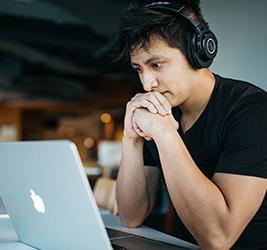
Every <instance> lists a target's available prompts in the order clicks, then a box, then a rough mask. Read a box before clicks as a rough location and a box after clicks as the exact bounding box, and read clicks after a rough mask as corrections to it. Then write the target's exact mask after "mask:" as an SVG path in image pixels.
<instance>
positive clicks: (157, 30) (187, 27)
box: [114, 0, 201, 60]
mask: <svg viewBox="0 0 267 250" xmlns="http://www.w3.org/2000/svg"><path fill="white" fill-rule="evenodd" d="M179 2H180V3H181V4H183V5H185V6H187V7H190V8H191V9H192V10H193V11H194V12H195V13H196V14H197V15H200V16H201V11H200V6H199V5H200V1H199V0H191V1H190V0H187V1H186V0H179ZM147 3H151V0H150V1H132V2H131V3H130V5H129V7H128V8H127V9H126V10H125V12H124V15H123V16H122V17H121V18H120V22H119V25H118V36H117V40H116V42H115V44H114V45H115V46H114V48H115V51H116V52H115V53H116V59H117V60H120V59H127V60H129V59H130V54H131V53H132V52H133V51H134V50H135V49H136V48H144V49H148V46H149V42H150V39H151V37H152V36H156V37H158V38H159V39H161V40H163V41H165V42H166V43H167V44H168V45H169V46H170V47H173V48H178V49H179V50H180V51H181V52H182V53H183V55H184V56H185V57H186V58H187V59H188V57H189V55H188V53H187V44H188V42H189V40H190V37H191V35H192V33H193V32H194V29H193V27H192V25H191V24H190V23H189V22H188V21H187V20H186V19H185V18H183V17H180V16H179V15H173V14H168V13H162V12H158V11H155V10H149V9H146V8H144V5H145V4H147Z"/></svg>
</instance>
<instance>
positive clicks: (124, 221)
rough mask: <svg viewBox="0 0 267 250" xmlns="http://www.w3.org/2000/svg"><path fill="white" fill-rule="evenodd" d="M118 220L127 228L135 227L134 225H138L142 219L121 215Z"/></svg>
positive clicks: (141, 222)
mask: <svg viewBox="0 0 267 250" xmlns="http://www.w3.org/2000/svg"><path fill="white" fill-rule="evenodd" d="M119 217H120V220H121V224H122V225H123V226H125V227H129V228H136V227H140V226H141V225H142V224H143V222H144V220H140V219H139V220H138V219H129V218H128V219H126V218H122V217H121V216H119Z"/></svg>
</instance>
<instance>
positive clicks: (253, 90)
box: [216, 75, 267, 105]
mask: <svg viewBox="0 0 267 250" xmlns="http://www.w3.org/2000/svg"><path fill="white" fill-rule="evenodd" d="M216 81H217V98H218V99H221V101H223V102H224V103H227V102H229V103H231V104H232V105H233V104H235V105H238V104H245V103H251V102H258V101H263V102H267V92H266V91H265V90H264V89H262V88H261V87H259V86H257V85H255V84H253V83H250V82H247V81H243V80H237V79H232V78H225V77H221V76H219V75H216Z"/></svg>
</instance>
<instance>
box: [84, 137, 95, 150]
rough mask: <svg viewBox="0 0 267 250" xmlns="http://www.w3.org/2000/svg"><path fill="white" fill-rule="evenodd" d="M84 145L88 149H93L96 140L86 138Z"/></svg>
mask: <svg viewBox="0 0 267 250" xmlns="http://www.w3.org/2000/svg"><path fill="white" fill-rule="evenodd" d="M83 145H84V147H86V148H92V147H93V146H94V145H95V140H94V139H93V138H86V139H85V140H84V141H83Z"/></svg>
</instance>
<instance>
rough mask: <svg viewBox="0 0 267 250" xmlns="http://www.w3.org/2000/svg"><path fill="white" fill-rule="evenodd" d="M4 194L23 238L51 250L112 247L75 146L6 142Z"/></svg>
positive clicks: (0, 173)
mask: <svg viewBox="0 0 267 250" xmlns="http://www.w3.org/2000/svg"><path fill="white" fill-rule="evenodd" d="M0 159H1V164H0V196H1V197H2V199H3V201H4V203H5V206H6V209H7V211H8V213H9V216H10V218H11V221H12V223H13V226H14V228H15V230H16V233H17V235H18V238H19V240H20V241H21V242H23V243H25V244H27V245H30V246H33V247H36V248H38V249H45V250H50V249H51V250H52V249H53V250H63V249H64V250H68V249H69V250H74V249H78V250H85V249H101V250H102V249H103V250H105V249H112V246H111V243H110V241H109V238H108V235H107V232H106V230H105V227H104V224H103V221H102V219H101V216H100V214H99V211H98V208H97V205H96V203H95V200H94V197H93V193H92V191H91V189H90V186H89V184H88V180H87V177H86V175H85V173H84V169H83V166H82V163H81V160H80V157H79V154H78V151H77V149H76V147H75V145H74V144H73V143H71V142H69V141H35V142H1V143H0Z"/></svg>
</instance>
